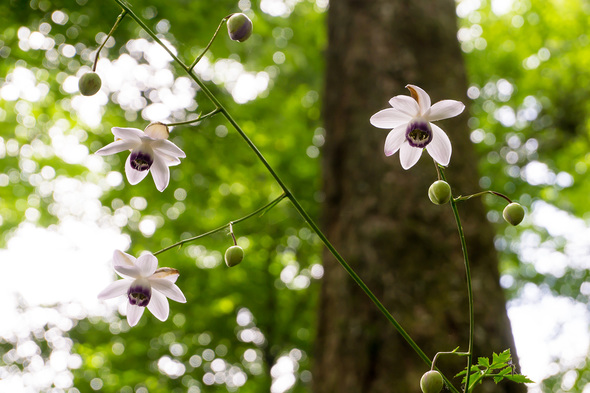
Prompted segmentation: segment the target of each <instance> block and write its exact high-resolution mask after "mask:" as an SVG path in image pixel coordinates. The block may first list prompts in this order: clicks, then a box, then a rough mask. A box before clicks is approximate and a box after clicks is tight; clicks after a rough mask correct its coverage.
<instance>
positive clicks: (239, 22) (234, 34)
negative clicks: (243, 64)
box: [227, 13, 252, 42]
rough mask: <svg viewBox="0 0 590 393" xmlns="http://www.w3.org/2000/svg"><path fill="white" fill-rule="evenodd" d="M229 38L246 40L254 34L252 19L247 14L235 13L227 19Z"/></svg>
mask: <svg viewBox="0 0 590 393" xmlns="http://www.w3.org/2000/svg"><path fill="white" fill-rule="evenodd" d="M227 32H228V34H229V38H231V39H232V40H234V41H239V42H244V41H246V40H247V39H248V38H249V37H250V36H251V35H252V21H251V20H250V18H248V17H247V16H246V15H245V14H242V13H239V14H233V15H232V16H230V18H229V19H228V20H227Z"/></svg>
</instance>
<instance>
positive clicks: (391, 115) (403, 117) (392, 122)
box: [369, 108, 412, 128]
mask: <svg viewBox="0 0 590 393" xmlns="http://www.w3.org/2000/svg"><path fill="white" fill-rule="evenodd" d="M411 119H412V116H410V115H408V114H406V113H404V112H400V111H399V110H397V109H393V108H387V109H383V110H381V111H379V112H377V113H375V114H374V115H373V116H371V119H370V120H369V121H370V122H371V124H372V125H374V126H375V127H378V128H395V127H398V126H400V125H402V124H406V123H408V122H409V121H410V120H411Z"/></svg>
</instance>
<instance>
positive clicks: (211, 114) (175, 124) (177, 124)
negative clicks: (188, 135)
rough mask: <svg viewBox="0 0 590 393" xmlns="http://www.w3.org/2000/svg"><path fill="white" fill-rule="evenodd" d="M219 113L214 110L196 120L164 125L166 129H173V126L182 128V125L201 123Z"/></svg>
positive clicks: (217, 110)
mask: <svg viewBox="0 0 590 393" xmlns="http://www.w3.org/2000/svg"><path fill="white" fill-rule="evenodd" d="M219 112H220V110H219V109H215V110H214V111H211V112H209V113H207V114H206V115H203V116H199V117H197V118H196V119H190V120H185V121H179V122H176V123H168V124H166V125H167V126H168V127H173V126H182V125H184V124H191V123H196V122H199V121H203V120H205V119H207V118H209V117H212V116H213V115H216V114H218V113H219Z"/></svg>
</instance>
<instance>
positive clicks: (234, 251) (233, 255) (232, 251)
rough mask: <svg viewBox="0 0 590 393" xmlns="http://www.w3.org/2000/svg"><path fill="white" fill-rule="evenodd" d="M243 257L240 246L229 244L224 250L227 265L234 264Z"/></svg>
mask: <svg viewBox="0 0 590 393" xmlns="http://www.w3.org/2000/svg"><path fill="white" fill-rule="evenodd" d="M242 259H244V250H243V249H242V247H240V246H231V247H230V248H228V249H227V251H226V252H225V264H226V265H227V266H229V267H232V266H236V265H237V264H239V263H240V262H242Z"/></svg>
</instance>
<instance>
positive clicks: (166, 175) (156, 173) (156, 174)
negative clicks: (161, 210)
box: [150, 156, 170, 191]
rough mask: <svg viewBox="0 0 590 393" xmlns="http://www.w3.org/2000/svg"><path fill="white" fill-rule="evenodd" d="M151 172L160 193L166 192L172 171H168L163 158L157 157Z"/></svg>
mask: <svg viewBox="0 0 590 393" xmlns="http://www.w3.org/2000/svg"><path fill="white" fill-rule="evenodd" d="M150 172H152V177H153V178H154V183H156V188H157V189H158V191H164V189H166V187H168V182H169V181H170V169H168V165H166V161H165V160H164V159H163V158H162V157H159V156H155V157H154V163H153V164H152V166H151V168H150Z"/></svg>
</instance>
